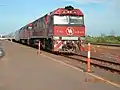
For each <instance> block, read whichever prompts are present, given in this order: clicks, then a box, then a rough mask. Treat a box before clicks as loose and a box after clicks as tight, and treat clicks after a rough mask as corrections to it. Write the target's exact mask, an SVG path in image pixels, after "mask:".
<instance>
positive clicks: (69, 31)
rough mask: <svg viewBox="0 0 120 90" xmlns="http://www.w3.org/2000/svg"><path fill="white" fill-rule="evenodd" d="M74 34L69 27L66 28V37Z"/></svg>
mask: <svg viewBox="0 0 120 90" xmlns="http://www.w3.org/2000/svg"><path fill="white" fill-rule="evenodd" d="M73 34H74V29H73V28H71V27H68V28H67V35H73Z"/></svg>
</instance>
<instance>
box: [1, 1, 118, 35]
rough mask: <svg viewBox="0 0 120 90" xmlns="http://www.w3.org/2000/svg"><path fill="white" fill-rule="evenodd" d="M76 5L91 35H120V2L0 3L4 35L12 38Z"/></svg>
mask: <svg viewBox="0 0 120 90" xmlns="http://www.w3.org/2000/svg"><path fill="white" fill-rule="evenodd" d="M66 5H72V6H74V7H75V8H79V9H81V10H82V12H83V13H84V15H85V25H86V33H87V34H89V35H94V36H96V35H100V34H101V33H105V34H107V35H108V34H110V32H111V31H114V33H115V35H120V0H19V1H18V0H0V33H1V34H8V33H10V32H13V31H15V30H17V29H19V28H20V27H22V26H24V25H26V24H27V23H29V22H31V21H33V20H35V19H37V18H38V17H40V16H41V15H44V14H46V13H48V12H50V11H53V10H54V9H56V8H58V7H64V6H66Z"/></svg>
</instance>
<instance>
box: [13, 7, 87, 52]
mask: <svg viewBox="0 0 120 90" xmlns="http://www.w3.org/2000/svg"><path fill="white" fill-rule="evenodd" d="M12 39H13V41H17V42H20V43H26V44H28V45H37V44H38V42H39V41H40V45H41V48H44V49H46V50H50V51H52V52H63V53H68V52H69V53H73V52H77V51H80V46H81V45H82V44H84V40H85V24H84V14H83V12H82V11H81V10H80V9H78V8H74V7H73V6H65V7H60V8H57V9H55V10H53V11H51V12H49V13H47V14H45V15H43V16H41V17H40V18H38V19H36V20H34V21H33V22H30V23H28V24H27V25H25V26H23V27H21V28H20V29H19V30H16V31H15V32H14V33H13V34H12Z"/></svg>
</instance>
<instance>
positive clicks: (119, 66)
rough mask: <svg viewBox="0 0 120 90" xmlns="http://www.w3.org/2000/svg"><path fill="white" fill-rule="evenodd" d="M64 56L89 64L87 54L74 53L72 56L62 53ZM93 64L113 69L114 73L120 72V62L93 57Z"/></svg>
mask: <svg viewBox="0 0 120 90" xmlns="http://www.w3.org/2000/svg"><path fill="white" fill-rule="evenodd" d="M62 56H64V57H67V58H69V59H74V60H77V61H80V62H82V63H85V64H87V60H86V59H87V56H85V55H81V54H74V55H71V56H70V55H62ZM91 65H92V66H94V67H99V68H101V69H105V70H107V71H111V72H113V73H118V74H120V63H116V62H112V61H107V60H103V59H99V58H94V57H92V58H91Z"/></svg>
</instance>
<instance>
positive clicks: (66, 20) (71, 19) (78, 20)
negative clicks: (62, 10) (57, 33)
mask: <svg viewBox="0 0 120 90" xmlns="http://www.w3.org/2000/svg"><path fill="white" fill-rule="evenodd" d="M67 24H68V25H83V24H84V19H83V16H57V15H55V16H54V25H67Z"/></svg>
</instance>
